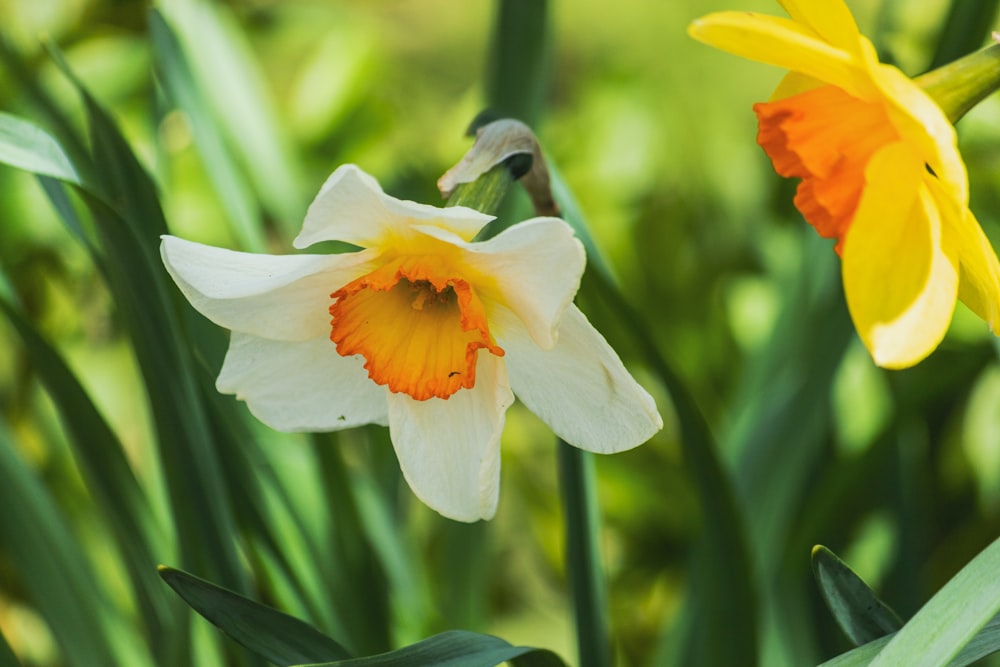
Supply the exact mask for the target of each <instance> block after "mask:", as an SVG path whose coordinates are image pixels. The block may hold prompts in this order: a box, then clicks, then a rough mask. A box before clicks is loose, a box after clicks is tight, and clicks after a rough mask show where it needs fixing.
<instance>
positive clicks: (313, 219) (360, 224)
mask: <svg viewBox="0 0 1000 667" xmlns="http://www.w3.org/2000/svg"><path fill="white" fill-rule="evenodd" d="M493 218H494V216H492V215H486V214H485V213H480V212H479V211H475V210H473V209H471V208H466V207H464V206H451V207H447V208H438V207H436V206H429V205H427V204H418V203H416V202H412V201H406V200H401V199H396V198H395V197H391V196H389V195H387V194H385V193H384V192H383V191H382V188H381V186H380V185H379V184H378V181H376V180H375V179H374V178H372V177H371V176H369V175H368V174H366V173H365V172H363V171H361V169H359V168H358V167H356V166H354V165H353V164H345V165H342V166H340V167H338V168H337V170H336V171H334V172H333V174H331V175H330V178H328V179H327V180H326V183H324V184H323V187H322V188H320V191H319V194H318V195H316V199H314V200H313V202H312V204H310V205H309V210H308V211H307V212H306V219H305V221H304V222H303V223H302V231H301V232H300V233H299V235H298V236H297V237H296V239H295V241H294V243H293V245H294V246H295V247H296V248H305V247H307V246H310V245H312V244H313V243H318V242H319V241H345V242H347V243H353V244H355V245H359V246H361V247H363V248H375V247H379V246H383V245H385V244H386V243H388V242H390V241H391V240H394V237H398V236H399V235H401V234H402V235H405V234H407V233H409V228H410V225H412V224H413V223H414V222H417V221H419V222H422V223H424V224H430V225H434V226H436V227H441V228H443V229H448V230H451V231H452V232H454V233H455V234H458V235H459V236H460V237H461V238H463V239H465V240H471V239H472V237H473V236H475V235H476V233H477V232H478V231H479V230H480V229H481V228H482V227H483V225H485V224H486V223H487V222H489V221H490V220H493ZM395 240H396V241H397V242H398V240H399V239H398V238H396V239H395Z"/></svg>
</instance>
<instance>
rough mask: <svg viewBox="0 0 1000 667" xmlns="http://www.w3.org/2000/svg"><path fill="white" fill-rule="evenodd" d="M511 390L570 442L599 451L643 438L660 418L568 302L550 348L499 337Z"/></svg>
mask: <svg viewBox="0 0 1000 667" xmlns="http://www.w3.org/2000/svg"><path fill="white" fill-rule="evenodd" d="M497 342H499V343H500V345H501V346H502V347H503V348H504V349H505V350H506V351H507V355H506V356H505V357H504V359H505V360H506V361H507V372H508V373H509V374H510V383H511V386H512V387H513V388H514V393H515V394H516V395H517V397H518V399H519V400H521V401H522V402H523V403H524V404H525V405H526V406H528V408H529V409H530V410H531V411H532V412H534V413H535V414H536V415H538V416H539V417H541V418H542V420H543V421H544V422H545V423H546V424H548V425H549V426H550V427H551V428H552V430H553V431H555V433H556V435H558V436H559V437H560V438H562V439H563V440H565V441H566V442H568V443H569V444H571V445H575V446H576V447H580V448H581V449H586V450H588V451H591V452H598V453H600V454H611V453H614V452H620V451H623V450H626V449H631V448H632V447H636V446H638V445H641V444H642V443H644V442H646V441H647V440H649V438H650V437H652V435H653V434H654V433H656V432H657V431H659V430H660V429H661V428H663V420H662V419H661V418H660V414H659V413H658V412H657V411H656V403H655V402H654V401H653V397H652V396H650V395H649V393H647V392H646V390H645V389H643V388H642V387H641V386H639V383H638V382H636V381H635V379H633V378H632V376H631V375H629V372H628V371H627V370H625V366H624V365H623V364H622V362H621V359H619V358H618V355H617V354H616V353H615V351H614V350H613V349H611V346H610V345H608V342H607V341H606V340H604V337H603V336H601V334H600V333H599V332H598V331H597V329H595V328H594V327H593V326H592V325H591V324H590V322H588V321H587V318H586V317H585V316H584V314H583V313H581V312H580V310H579V309H578V308H577V307H576V306H570V307H569V308H568V309H567V310H566V314H565V315H564V316H563V319H562V323H561V324H560V327H559V341H558V342H557V343H556V346H555V347H554V348H553V349H551V350H542V349H540V348H538V347H537V346H536V345H535V344H534V343H533V342H532V341H531V340H530V339H529V338H528V337H527V335H525V334H523V333H522V334H521V336H519V337H511V338H505V339H499V340H498V341H497Z"/></svg>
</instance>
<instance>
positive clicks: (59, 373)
mask: <svg viewBox="0 0 1000 667" xmlns="http://www.w3.org/2000/svg"><path fill="white" fill-rule="evenodd" d="M0 311H3V312H4V313H5V314H6V316H7V319H8V320H9V321H10V323H11V324H13V325H14V330H15V331H17V332H18V334H19V335H20V336H21V339H22V341H23V342H24V347H25V350H26V351H27V353H28V357H29V358H30V360H31V364H32V367H33V368H34V369H35V371H36V372H37V373H38V375H39V376H40V377H41V379H42V381H43V382H44V383H45V387H46V389H47V390H48V393H49V395H50V396H51V397H52V400H53V401H54V402H55V404H56V406H57V407H58V409H59V413H60V415H61V417H62V422H63V424H64V426H65V429H66V431H67V433H68V434H69V436H70V437H71V438H72V441H73V448H72V451H73V455H74V458H75V459H76V461H77V463H78V465H79V467H80V470H81V472H82V473H83V476H84V478H85V479H86V480H87V487H88V489H90V491H91V493H92V494H93V496H94V499H95V501H96V502H97V504H98V506H99V509H100V512H101V515H102V516H104V517H106V518H107V520H108V523H109V524H110V526H111V529H112V534H113V535H114V537H115V541H116V542H117V545H118V549H119V551H120V552H121V554H122V559H123V561H124V563H125V569H126V571H127V572H128V575H129V578H130V579H131V582H132V586H133V589H134V591H135V593H136V597H137V600H138V603H139V609H140V611H141V612H142V614H141V617H142V620H143V622H144V623H146V626H147V630H148V631H149V632H150V634H151V635H152V636H153V637H154V639H155V637H156V635H157V634H159V633H161V632H163V631H164V630H165V629H166V628H169V627H171V626H172V623H171V620H172V619H171V610H170V609H169V608H168V607H167V606H166V605H165V603H164V601H163V599H162V596H161V595H159V588H158V582H156V578H155V577H154V576H153V575H152V568H153V566H154V565H155V564H156V560H155V559H154V558H153V546H152V538H151V536H150V527H151V526H153V517H152V513H151V510H150V506H149V501H148V499H147V497H146V496H145V494H144V493H143V491H142V489H141V487H140V486H139V483H138V481H137V480H136V478H135V475H134V474H133V472H132V469H131V467H130V466H129V463H128V460H127V458H126V457H125V450H124V448H123V447H122V444H121V442H120V441H119V440H118V437H117V436H116V435H115V434H114V432H113V431H112V430H111V427H110V426H108V424H107V422H106V421H105V420H104V418H103V417H102V416H101V414H100V412H98V410H97V408H96V407H95V406H94V404H93V402H92V401H91V400H90V397H89V396H88V395H87V392H86V390H85V389H84V388H83V387H82V386H81V385H80V382H79V381H78V380H77V379H76V376H74V375H73V373H72V371H71V370H70V369H69V367H68V366H67V365H66V363H65V362H64V361H63V360H62V358H61V357H60V356H59V353H58V352H57V351H56V350H55V349H54V348H53V347H52V346H51V345H49V343H48V342H46V341H45V340H44V339H43V338H42V337H41V336H40V335H39V334H38V332H37V331H35V329H34V327H32V326H31V324H30V323H29V322H28V321H27V320H26V319H24V317H23V316H22V315H21V314H20V313H19V312H17V311H16V310H15V309H14V307H13V306H12V305H11V304H10V303H8V302H7V301H6V299H4V298H2V297H0Z"/></svg>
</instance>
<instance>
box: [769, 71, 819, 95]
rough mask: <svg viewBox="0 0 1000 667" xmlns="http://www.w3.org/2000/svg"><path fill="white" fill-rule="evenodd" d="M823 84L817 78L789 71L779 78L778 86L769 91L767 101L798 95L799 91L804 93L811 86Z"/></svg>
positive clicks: (817, 86) (811, 87)
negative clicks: (771, 91) (769, 95)
mask: <svg viewBox="0 0 1000 667" xmlns="http://www.w3.org/2000/svg"><path fill="white" fill-rule="evenodd" d="M825 85H826V84H825V83H823V82H822V81H820V80H819V79H816V78H813V77H811V76H807V75H805V74H800V73H799V72H789V73H788V74H786V75H785V76H784V78H783V79H781V83H779V84H778V87H777V88H775V89H774V92H773V93H771V97H770V98H769V99H768V101H769V102H774V101H775V100H783V99H785V98H786V97H791V96H792V95H798V94H799V93H805V92H808V91H810V90H812V89H813V88H819V87H820V86H825Z"/></svg>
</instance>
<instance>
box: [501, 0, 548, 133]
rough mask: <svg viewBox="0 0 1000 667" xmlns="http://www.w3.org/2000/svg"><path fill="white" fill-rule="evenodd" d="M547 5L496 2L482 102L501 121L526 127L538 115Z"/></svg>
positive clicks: (544, 79) (524, 0) (541, 1)
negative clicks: (484, 92)
mask: <svg viewBox="0 0 1000 667" xmlns="http://www.w3.org/2000/svg"><path fill="white" fill-rule="evenodd" d="M548 13H549V3H548V2H547V0H498V1H497V3H496V18H495V21H494V26H495V28H494V32H493V39H492V42H491V44H490V49H491V52H490V60H489V64H488V67H487V72H486V101H487V104H488V105H489V106H490V108H491V109H492V110H493V111H495V112H497V113H498V114H499V115H500V116H501V117H510V118H517V119H518V120H520V121H523V122H525V123H527V124H529V125H532V124H534V123H536V122H537V121H538V119H539V116H540V115H541V112H542V106H543V104H544V101H545V96H546V91H547V88H548V82H549V76H548V61H549V34H548V31H549V25H548Z"/></svg>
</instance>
